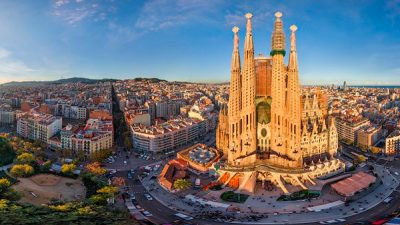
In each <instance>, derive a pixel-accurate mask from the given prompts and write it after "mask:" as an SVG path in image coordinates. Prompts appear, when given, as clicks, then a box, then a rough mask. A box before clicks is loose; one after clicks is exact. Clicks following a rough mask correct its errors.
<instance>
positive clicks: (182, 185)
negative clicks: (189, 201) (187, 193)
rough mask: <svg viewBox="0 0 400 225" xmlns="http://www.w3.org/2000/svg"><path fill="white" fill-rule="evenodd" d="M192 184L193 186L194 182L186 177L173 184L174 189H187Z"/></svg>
mask: <svg viewBox="0 0 400 225" xmlns="http://www.w3.org/2000/svg"><path fill="white" fill-rule="evenodd" d="M191 186H192V182H190V181H188V180H186V179H177V180H176V181H175V182H174V185H173V187H174V189H177V190H183V189H187V188H189V187H191Z"/></svg>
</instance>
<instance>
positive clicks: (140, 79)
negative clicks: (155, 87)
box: [133, 77, 166, 83]
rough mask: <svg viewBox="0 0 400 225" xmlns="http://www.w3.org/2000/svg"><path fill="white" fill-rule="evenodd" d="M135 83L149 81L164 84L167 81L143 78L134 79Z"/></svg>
mask: <svg viewBox="0 0 400 225" xmlns="http://www.w3.org/2000/svg"><path fill="white" fill-rule="evenodd" d="M133 80H134V81H149V82H150V83H158V82H163V81H166V80H162V79H158V78H143V77H137V78H135V79H133Z"/></svg>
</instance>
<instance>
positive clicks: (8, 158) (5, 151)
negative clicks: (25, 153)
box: [0, 137, 16, 166]
mask: <svg viewBox="0 0 400 225" xmlns="http://www.w3.org/2000/svg"><path fill="white" fill-rule="evenodd" d="M0 155H1V157H0V166H4V165H7V164H10V163H12V162H13V160H14V158H15V156H16V153H15V151H14V149H13V148H12V146H11V145H10V144H9V142H8V141H7V139H5V138H4V137H0Z"/></svg>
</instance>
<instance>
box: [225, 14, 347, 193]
mask: <svg viewBox="0 0 400 225" xmlns="http://www.w3.org/2000/svg"><path fill="white" fill-rule="evenodd" d="M281 17H282V13H280V12H277V13H275V23H274V30H273V33H272V43H271V48H272V49H271V52H270V57H265V56H258V57H255V56H254V44H253V36H252V24H251V18H252V14H250V13H248V14H246V19H247V24H246V35H245V40H244V59H243V65H242V64H241V60H240V53H239V36H238V33H239V28H238V27H234V28H233V29H232V31H233V33H234V40H233V53H232V65H231V82H230V93H229V103H228V105H224V106H222V108H221V111H220V115H219V124H218V128H217V148H218V149H221V150H222V151H223V152H224V155H225V158H226V163H225V164H224V165H223V166H222V167H221V168H220V169H219V174H220V177H219V181H220V182H222V183H223V184H224V185H226V186H230V187H232V188H235V189H237V190H238V191H245V192H249V193H254V191H255V188H256V184H257V182H259V183H261V185H262V186H264V183H265V182H271V183H272V184H274V185H276V186H278V187H280V188H281V189H282V190H283V192H285V193H289V191H288V189H287V187H286V186H285V184H291V185H294V186H299V187H301V188H302V189H308V188H309V187H310V185H311V186H312V185H315V179H316V178H319V177H328V176H331V175H334V174H337V173H340V172H342V171H343V170H344V167H345V165H344V163H343V162H341V161H340V160H338V159H336V158H335V156H336V153H337V148H338V136H337V131H336V127H335V123H334V118H331V117H330V116H328V113H327V107H326V105H325V104H326V102H324V101H323V98H322V97H321V96H320V95H318V94H317V93H313V94H309V93H307V94H302V92H301V88H300V82H299V72H298V60H297V52H296V30H297V27H296V26H295V25H292V26H291V27H290V30H291V35H290V52H289V59H288V64H287V65H285V62H284V60H285V55H286V47H285V33H284V31H283V22H282V19H281Z"/></svg>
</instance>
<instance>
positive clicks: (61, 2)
mask: <svg viewBox="0 0 400 225" xmlns="http://www.w3.org/2000/svg"><path fill="white" fill-rule="evenodd" d="M68 3H69V0H55V1H54V5H55V7H61V6H63V5H66V4H68Z"/></svg>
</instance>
